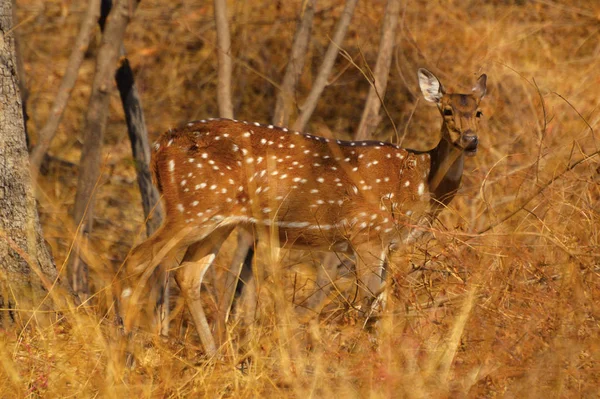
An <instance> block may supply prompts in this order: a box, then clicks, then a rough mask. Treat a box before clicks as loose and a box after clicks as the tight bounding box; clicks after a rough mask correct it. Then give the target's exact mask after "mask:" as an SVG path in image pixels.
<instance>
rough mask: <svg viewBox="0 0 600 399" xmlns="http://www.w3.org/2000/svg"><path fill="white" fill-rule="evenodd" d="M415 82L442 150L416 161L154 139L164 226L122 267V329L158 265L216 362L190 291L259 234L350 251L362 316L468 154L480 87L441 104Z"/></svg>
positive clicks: (261, 137)
mask: <svg viewBox="0 0 600 399" xmlns="http://www.w3.org/2000/svg"><path fill="white" fill-rule="evenodd" d="M418 76H419V84H420V87H421V90H422V92H423V95H424V96H425V99H426V100H427V101H431V102H435V103H436V104H437V105H438V108H439V110H440V113H441V114H442V116H443V118H444V122H443V125H442V139H441V140H440V143H439V144H438V146H436V147H435V148H434V149H432V150H430V151H426V152H418V151H411V150H407V149H403V148H399V147H397V146H395V145H392V144H389V143H383V142H377V141H362V142H353V141H341V140H335V139H326V138H323V137H318V136H314V135H310V134H304V133H299V132H290V131H288V130H287V129H285V128H280V127H275V126H272V125H268V126H265V125H260V124H258V123H247V122H238V121H231V120H208V121H200V122H194V123H190V124H188V125H187V126H186V127H183V128H180V129H176V130H171V131H169V132H167V133H165V134H163V135H162V136H161V137H160V139H159V140H158V142H157V143H156V145H155V147H154V152H153V158H152V169H153V172H154V178H155V182H156V184H157V186H158V187H159V188H160V190H161V192H162V193H163V200H164V204H165V209H166V219H165V223H164V225H163V226H162V228H161V229H160V230H159V231H157V232H156V233H155V234H154V235H153V236H152V237H151V238H149V239H148V240H147V241H145V242H143V243H142V244H140V245H139V246H138V247H136V248H135V249H134V250H133V252H132V254H131V257H130V259H129V260H128V263H127V268H126V272H127V274H128V278H129V279H131V280H132V281H131V283H132V286H133V287H136V291H135V292H132V290H131V288H126V289H125V290H124V292H123V295H122V297H123V301H124V303H125V304H124V307H125V312H126V313H125V316H126V318H125V327H126V329H128V330H129V329H130V328H131V326H132V325H133V323H134V317H133V313H135V312H134V311H129V312H128V309H131V306H129V308H128V309H127V305H131V304H132V303H137V301H138V300H139V295H140V294H142V292H143V290H142V289H141V286H144V284H147V285H148V286H152V285H153V284H152V283H151V282H150V283H149V282H147V280H148V279H149V278H150V276H151V275H152V274H154V271H155V269H156V267H157V266H158V264H159V263H161V265H163V267H165V268H167V269H176V272H175V278H176V281H177V283H178V284H179V286H180V288H181V290H182V293H183V295H184V296H185V298H186V302H187V304H188V307H189V308H190V311H191V314H192V317H193V319H194V322H195V323H196V327H197V329H198V332H199V334H200V337H201V340H202V343H203V345H204V346H205V349H206V350H207V352H209V353H211V354H212V353H214V352H215V351H216V347H215V343H214V340H213V337H212V335H211V333H210V329H209V328H208V324H207V322H206V318H205V316H204V311H203V309H202V304H201V302H200V285H201V282H202V277H203V275H204V273H205V271H206V269H207V268H208V267H210V265H211V264H212V262H213V261H214V258H215V257H216V254H217V253H218V251H219V248H220V245H221V243H222V242H223V240H224V239H225V238H226V237H227V236H228V235H229V233H230V232H231V231H232V230H233V228H234V227H236V226H238V225H240V226H245V227H246V228H254V229H256V230H257V232H258V233H259V234H263V233H268V232H269V231H275V232H277V234H278V235H279V242H280V245H281V246H286V247H293V248H300V249H302V248H307V249H311V250H322V251H337V252H354V253H355V254H356V259H357V262H356V271H357V278H358V282H357V283H358V287H359V300H360V301H361V304H362V305H363V306H364V305H368V303H369V302H370V301H371V300H372V298H373V297H374V294H377V293H378V291H379V290H380V287H381V286H382V283H383V281H382V277H381V276H382V273H383V270H382V268H383V264H384V261H385V256H386V254H387V252H388V251H389V250H390V249H394V248H395V247H398V246H399V245H401V244H403V243H406V242H409V241H411V240H413V239H415V238H416V237H418V236H419V235H421V234H422V233H423V232H424V231H425V230H426V229H427V228H428V226H429V222H430V221H431V218H432V217H434V216H435V214H436V213H437V212H439V211H440V210H441V209H442V207H443V206H445V205H446V204H447V203H448V202H450V200H451V199H452V198H453V196H454V195H455V193H456V190H457V189H458V187H459V184H460V179H461V176H462V169H463V162H464V153H465V152H466V153H468V154H474V152H475V151H476V149H477V135H476V134H477V119H478V118H479V117H480V116H481V112H480V111H479V109H478V106H479V102H480V100H481V98H483V96H484V94H485V90H486V76H485V75H482V76H481V77H480V78H479V80H478V81H477V84H476V85H475V87H474V88H473V93H472V94H446V93H445V91H444V89H443V87H442V85H441V83H440V82H439V80H438V79H437V78H436V77H435V76H434V75H433V74H432V73H431V72H429V71H427V70H425V69H420V70H419V74H418ZM261 227H265V228H261ZM183 254H185V257H184V259H183V263H182V264H181V265H180V266H179V267H177V264H178V258H180V257H181V256H182V255H183ZM132 294H133V296H132Z"/></svg>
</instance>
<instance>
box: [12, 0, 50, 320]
mask: <svg viewBox="0 0 600 399" xmlns="http://www.w3.org/2000/svg"><path fill="white" fill-rule="evenodd" d="M12 27H13V23H12V2H11V1H2V2H0V309H2V311H1V312H0V318H1V322H2V324H3V326H5V327H6V326H7V325H8V324H11V323H12V322H17V323H19V322H21V321H24V322H27V321H28V319H29V317H30V316H31V313H25V312H23V311H27V310H30V309H31V310H33V309H40V310H44V309H47V307H48V306H42V307H39V305H40V302H41V301H42V300H43V298H44V297H45V296H46V295H47V293H48V290H50V289H51V288H52V286H53V284H55V282H56V281H57V278H58V276H57V271H56V267H55V265H54V261H53V259H52V256H51V254H50V251H49V250H48V247H47V246H46V243H45V241H44V238H43V236H42V230H41V227H40V223H39V218H38V213H37V207H36V201H35V196H34V190H33V185H32V180H31V175H30V172H29V156H28V153H27V146H26V143H25V131H24V123H23V109H22V102H21V95H20V92H19V83H18V79H17V61H16V55H15V37H14V31H12ZM53 291H54V290H53ZM46 305H49V304H46ZM15 308H18V309H19V312H16V311H14V309H15ZM40 316H42V314H36V315H35V317H36V318H39V317H40Z"/></svg>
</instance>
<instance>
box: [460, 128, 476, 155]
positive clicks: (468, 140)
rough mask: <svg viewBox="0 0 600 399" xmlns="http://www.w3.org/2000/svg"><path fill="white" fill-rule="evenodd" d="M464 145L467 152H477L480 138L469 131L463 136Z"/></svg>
mask: <svg viewBox="0 0 600 399" xmlns="http://www.w3.org/2000/svg"><path fill="white" fill-rule="evenodd" d="M462 143H463V148H464V149H465V150H466V151H476V150H477V145H478V144H479V138H478V137H477V134H475V132H473V131H471V130H469V131H467V132H465V133H464V134H463V137H462Z"/></svg>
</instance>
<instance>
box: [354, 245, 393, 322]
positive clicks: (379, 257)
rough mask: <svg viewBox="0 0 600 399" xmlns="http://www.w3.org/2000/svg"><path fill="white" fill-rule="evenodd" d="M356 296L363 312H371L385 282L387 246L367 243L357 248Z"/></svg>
mask: <svg viewBox="0 0 600 399" xmlns="http://www.w3.org/2000/svg"><path fill="white" fill-rule="evenodd" d="M355 252H356V282H357V286H358V289H357V291H358V297H357V298H356V299H357V301H358V304H359V305H360V308H361V310H362V312H364V313H365V314H369V312H370V310H371V306H372V304H373V302H374V301H375V300H376V299H377V297H378V296H379V294H381V290H382V289H383V285H384V282H385V266H386V255H387V252H388V250H387V248H381V246H377V245H372V244H371V245H369V244H365V245H362V246H360V247H358V248H356V249H355Z"/></svg>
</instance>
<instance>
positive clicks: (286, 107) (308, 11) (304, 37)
mask: <svg viewBox="0 0 600 399" xmlns="http://www.w3.org/2000/svg"><path fill="white" fill-rule="evenodd" d="M316 3H317V0H306V2H303V4H305V6H306V7H305V9H304V10H303V11H302V12H301V13H300V16H301V17H300V20H299V21H298V27H297V28H296V34H295V35H294V43H293V44H292V51H291V53H290V60H289V62H288V64H287V68H286V70H285V75H284V76H283V80H282V82H281V87H280V89H279V94H278V95H277V101H276V102H275V112H274V114H273V124H274V125H278V126H287V125H288V122H289V120H290V114H291V112H292V105H293V103H294V101H293V100H294V93H295V91H296V86H297V83H298V79H299V78H300V75H301V74H302V68H304V61H306V52H307V51H308V43H309V42H310V32H311V30H312V25H313V19H314V15H315V6H316Z"/></svg>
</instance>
